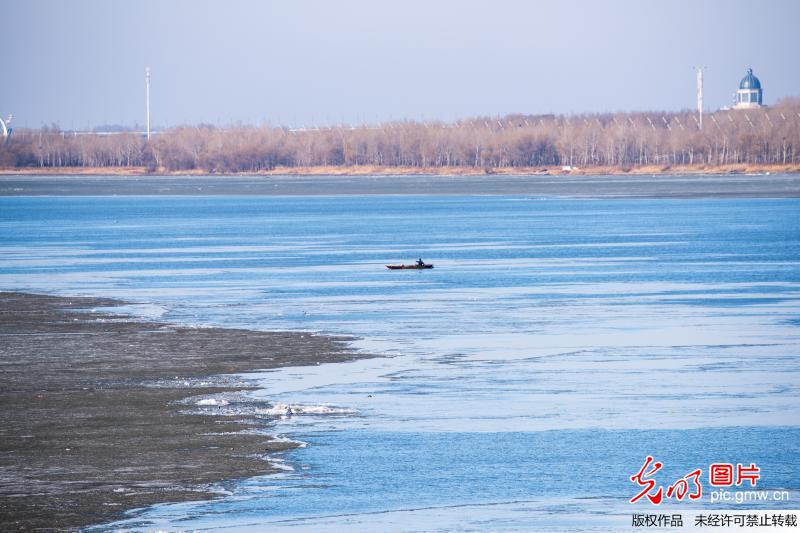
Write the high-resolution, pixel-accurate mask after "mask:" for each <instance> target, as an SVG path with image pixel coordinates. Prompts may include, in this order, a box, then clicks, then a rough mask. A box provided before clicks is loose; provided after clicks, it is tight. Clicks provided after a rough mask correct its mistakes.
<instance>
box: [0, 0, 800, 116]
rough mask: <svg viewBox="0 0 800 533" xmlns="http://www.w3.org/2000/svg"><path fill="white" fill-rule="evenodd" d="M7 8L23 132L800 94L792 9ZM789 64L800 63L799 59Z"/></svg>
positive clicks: (717, 5) (622, 3)
mask: <svg viewBox="0 0 800 533" xmlns="http://www.w3.org/2000/svg"><path fill="white" fill-rule="evenodd" d="M753 5H754V3H753V2H744V1H730V0H729V1H720V0H710V1H706V2H702V3H694V2H691V1H687V0H675V1H664V0H657V1H652V2H636V1H631V0H615V1H610V0H607V1H603V2H590V1H582V0H569V1H565V2H558V3H557V4H556V3H549V2H514V1H499V2H492V3H491V4H490V3H488V2H474V1H473V2H456V1H454V0H443V1H440V2H437V3H436V4H435V5H429V4H428V3H425V2H421V1H419V0H413V1H407V2H403V3H377V2H368V1H361V0H359V1H355V0H350V1H340V2H323V1H311V0H307V1H298V2H292V3H277V2H255V1H246V0H236V1H230V2H225V3H221V2H210V1H188V0H176V1H171V2H157V1H153V0H145V1H137V2H133V1H118V2H103V1H99V0H78V1H73V2H69V3H67V2H58V1H54V0H33V1H26V2H7V1H6V2H5V3H4V7H3V15H4V21H5V22H6V24H5V27H6V43H8V44H6V50H5V51H4V53H3V55H2V56H0V67H1V68H2V71H3V73H4V78H5V80H6V82H5V83H4V84H3V85H2V88H0V115H1V116H3V117H5V116H7V115H8V114H9V113H13V114H14V122H13V125H14V126H16V127H32V128H35V127H40V126H42V125H48V124H51V123H56V124H59V125H60V126H61V127H62V128H64V129H91V128H92V127H94V126H97V125H101V124H121V125H128V126H132V125H134V124H137V123H138V124H143V123H144V121H145V119H144V109H145V97H144V91H145V88H144V69H145V67H146V66H149V67H150V68H151V71H152V84H151V99H152V104H151V109H152V123H153V126H154V127H156V128H158V127H170V126H175V125H178V124H197V123H211V124H216V125H225V124H230V123H234V122H237V121H240V122H243V123H246V124H262V123H271V124H282V125H289V126H303V125H314V124H316V125H330V124H336V123H348V124H357V123H364V122H367V123H373V122H383V121H389V120H433V119H436V120H446V121H452V120H457V119H460V118H468V117H474V116H484V115H489V116H496V115H505V114H510V113H523V114H548V113H554V114H572V113H581V112H615V111H647V110H668V111H674V110H680V109H689V108H693V107H694V102H695V73H694V70H693V67H694V66H696V65H702V66H705V67H707V70H706V71H705V101H706V109H708V110H714V109H718V108H720V107H722V106H725V105H729V104H730V103H731V102H732V95H733V93H734V92H735V90H736V88H737V86H738V82H739V80H740V79H741V77H742V76H743V75H744V74H745V71H746V68H747V67H749V66H751V67H752V68H753V70H754V73H755V74H756V75H757V76H758V77H759V78H760V79H761V81H762V84H763V86H764V99H765V103H767V104H773V103H775V102H776V101H777V100H779V99H780V98H783V97H787V96H794V95H797V94H799V93H800V91H798V87H800V64H799V63H798V61H797V60H796V57H795V54H796V52H797V50H800V32H797V31H796V28H795V27H794V26H795V24H796V21H797V20H800V2H793V1H789V0H768V1H762V2H758V3H757V4H755V7H753ZM792 51H794V52H792Z"/></svg>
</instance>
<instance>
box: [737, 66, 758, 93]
mask: <svg viewBox="0 0 800 533" xmlns="http://www.w3.org/2000/svg"><path fill="white" fill-rule="evenodd" d="M739 88H740V89H760V88H761V82H760V81H758V78H756V77H755V76H753V69H751V68H749V69H747V75H746V76H745V77H744V78H742V81H740V82H739Z"/></svg>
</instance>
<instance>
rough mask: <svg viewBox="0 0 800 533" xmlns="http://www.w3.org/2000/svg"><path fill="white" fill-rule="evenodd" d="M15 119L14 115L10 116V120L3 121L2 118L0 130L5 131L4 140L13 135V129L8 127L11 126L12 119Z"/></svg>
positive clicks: (0, 119)
mask: <svg viewBox="0 0 800 533" xmlns="http://www.w3.org/2000/svg"><path fill="white" fill-rule="evenodd" d="M12 118H14V115H11V114H9V115H8V118H7V119H5V120H3V119H2V118H0V128H2V131H3V139H8V136H9V135H11V128H9V127H8V125H9V124H11V119H12Z"/></svg>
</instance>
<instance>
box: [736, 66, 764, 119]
mask: <svg viewBox="0 0 800 533" xmlns="http://www.w3.org/2000/svg"><path fill="white" fill-rule="evenodd" d="M763 102H764V93H763V91H762V90H761V81H759V79H758V78H756V77H755V75H753V69H751V68H749V69H747V74H746V75H745V77H744V78H742V81H740V82H739V90H738V91H736V104H735V105H734V106H733V108H734V109H754V108H758V107H763V106H764V103H763Z"/></svg>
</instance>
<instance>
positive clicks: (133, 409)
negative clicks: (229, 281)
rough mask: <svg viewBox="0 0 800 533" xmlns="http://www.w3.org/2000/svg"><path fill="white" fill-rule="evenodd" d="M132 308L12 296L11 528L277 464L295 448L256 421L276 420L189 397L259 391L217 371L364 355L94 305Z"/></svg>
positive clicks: (302, 338) (4, 413) (0, 348)
mask: <svg viewBox="0 0 800 533" xmlns="http://www.w3.org/2000/svg"><path fill="white" fill-rule="evenodd" d="M122 304H123V302H120V301H117V300H110V299H101V298H63V297H54V296H43V295H33V294H23V293H10V292H4V293H0V317H1V318H0V337H2V343H0V404H2V406H3V409H2V410H0V472H2V474H0V476H1V477H0V530H3V531H10V530H23V531H25V530H34V529H37V530H38V529H47V530H52V529H55V530H64V529H66V530H69V529H75V528H78V527H81V526H86V525H90V524H96V523H103V522H107V521H110V520H113V519H115V518H119V517H121V516H122V514H123V512H124V511H125V510H128V509H134V508H140V507H144V506H147V505H151V504H154V503H159V502H167V501H169V502H179V501H189V500H201V499H209V498H212V497H213V496H214V494H215V490H218V489H215V487H219V486H221V485H220V484H221V483H223V482H225V481H228V480H233V479H238V478H243V477H252V476H256V475H261V474H267V473H271V472H275V471H276V469H275V468H273V467H272V466H270V464H269V462H268V461H267V460H266V459H265V456H266V455H269V454H271V453H276V452H280V451H284V450H287V449H290V448H292V447H294V446H295V445H294V444H293V443H291V442H285V441H282V440H276V439H273V438H271V437H269V436H268V435H265V434H259V433H256V432H254V431H252V430H254V429H263V428H264V421H263V420H261V421H257V420H255V419H254V418H253V417H252V416H250V417H248V416H243V415H237V416H224V415H211V414H199V413H195V412H187V409H188V408H189V407H188V406H187V405H185V404H181V403H179V402H181V401H182V400H184V399H186V398H188V397H193V396H198V395H206V394H218V393H223V392H233V391H242V390H245V389H247V388H251V386H250V385H249V384H247V383H236V382H232V381H230V380H224V379H217V378H213V377H212V378H208V379H206V378H207V377H209V376H218V375H219V374H232V373H240V372H248V371H253V370H258V369H268V368H277V367H283V366H298V365H314V364H318V363H319V362H336V361H346V360H351V359H354V358H356V357H357V356H358V354H356V353H355V352H353V351H352V350H350V349H349V348H348V345H347V343H348V341H349V340H350V339H347V338H344V337H329V336H322V335H312V334H307V333H294V332H258V331H249V330H238V329H222V328H188V327H181V326H175V325H171V324H165V323H158V322H149V321H142V320H136V319H133V318H132V317H128V316H124V315H112V314H109V313H107V312H102V311H99V310H93V309H95V308H105V307H114V306H118V305H122ZM156 385H157V386H156Z"/></svg>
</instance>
